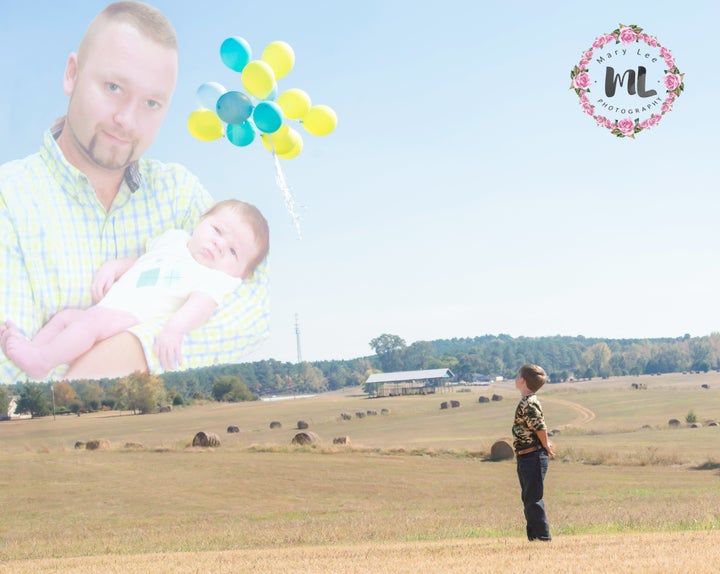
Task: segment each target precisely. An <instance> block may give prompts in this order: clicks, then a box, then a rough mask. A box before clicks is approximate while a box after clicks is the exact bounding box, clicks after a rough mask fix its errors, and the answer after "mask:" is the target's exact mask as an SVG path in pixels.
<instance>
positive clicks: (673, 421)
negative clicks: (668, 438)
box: [668, 419, 680, 427]
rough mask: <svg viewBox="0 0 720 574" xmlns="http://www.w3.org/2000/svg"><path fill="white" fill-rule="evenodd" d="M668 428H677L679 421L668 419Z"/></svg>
mask: <svg viewBox="0 0 720 574" xmlns="http://www.w3.org/2000/svg"><path fill="white" fill-rule="evenodd" d="M668 426H671V427H679V426H680V421H679V420H677V419H670V420H669V421H668Z"/></svg>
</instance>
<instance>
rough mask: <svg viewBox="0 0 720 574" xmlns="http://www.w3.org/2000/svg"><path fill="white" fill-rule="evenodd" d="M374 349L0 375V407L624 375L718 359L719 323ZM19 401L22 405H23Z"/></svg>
mask: <svg viewBox="0 0 720 574" xmlns="http://www.w3.org/2000/svg"><path fill="white" fill-rule="evenodd" d="M369 345H370V347H371V348H372V350H373V351H374V353H375V354H374V355H370V356H366V357H360V358H357V359H347V360H330V361H315V362H301V363H289V362H281V361H277V360H274V359H269V360H263V361H256V362H252V363H241V364H234V365H216V366H213V367H205V368H200V369H191V370H187V371H177V372H170V373H163V374H161V375H148V374H141V373H134V374H133V375H130V376H128V377H124V378H122V379H101V380H96V381H88V380H81V381H71V382H68V381H58V382H53V383H32V382H16V383H14V384H11V385H0V415H2V414H3V413H5V412H7V404H8V402H9V399H10V396H12V395H15V396H19V397H20V399H19V408H18V411H19V412H20V411H25V412H31V413H32V414H33V415H34V416H46V415H48V414H51V413H52V412H53V408H54V410H55V412H56V413H57V412H61V413H62V412H77V413H81V412H83V411H94V410H100V409H103V408H105V409H129V410H133V411H135V412H138V413H146V412H153V411H154V410H156V409H158V408H159V407H160V406H162V405H167V404H170V405H173V404H174V405H182V404H185V403H187V402H189V401H197V400H218V401H245V400H257V399H258V398H259V397H260V396H263V395H289V394H294V393H296V394H308V393H320V392H325V391H331V390H336V389H341V388H344V387H350V386H361V385H362V384H363V383H364V382H365V380H366V379H367V377H368V376H369V375H371V374H372V373H376V372H393V371H411V370H422V369H436V368H447V369H450V370H451V371H452V372H453V373H454V375H455V377H456V379H457V380H460V381H468V382H471V381H476V380H483V379H486V378H490V379H493V378H496V377H504V378H514V377H515V374H516V373H517V370H518V368H519V367H520V366H522V365H523V364H525V363H536V364H539V365H541V366H542V367H543V368H544V369H545V370H546V372H547V373H548V375H549V376H550V381H551V382H563V381H567V380H569V379H571V378H574V379H592V378H595V377H600V378H606V377H610V376H621V375H640V374H660V373H670V372H682V371H703V372H707V371H709V370H715V369H720V333H712V334H711V335H709V336H703V337H690V335H684V336H682V337H677V338H657V339H602V338H586V337H583V336H577V337H565V336H559V335H558V336H553V337H511V336H510V335H483V336H480V337H470V338H454V339H440V340H435V341H417V342H414V343H412V344H410V345H408V344H407V343H406V342H405V340H404V339H402V338H401V337H400V336H398V335H392V334H387V333H386V334H382V335H380V336H378V337H376V338H374V339H372V340H371V341H370V343H369ZM20 407H21V408H20Z"/></svg>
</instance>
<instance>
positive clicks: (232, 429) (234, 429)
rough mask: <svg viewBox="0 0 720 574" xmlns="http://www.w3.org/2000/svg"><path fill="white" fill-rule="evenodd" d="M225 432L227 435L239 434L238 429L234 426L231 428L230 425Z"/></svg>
mask: <svg viewBox="0 0 720 574" xmlns="http://www.w3.org/2000/svg"><path fill="white" fill-rule="evenodd" d="M227 431H228V432H229V433H236V432H240V427H236V426H232V425H231V426H229V427H228V428H227Z"/></svg>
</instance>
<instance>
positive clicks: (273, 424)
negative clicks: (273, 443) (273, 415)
mask: <svg viewBox="0 0 720 574" xmlns="http://www.w3.org/2000/svg"><path fill="white" fill-rule="evenodd" d="M270 428H271V429H281V428H282V423H281V422H280V421H272V422H271V423H270Z"/></svg>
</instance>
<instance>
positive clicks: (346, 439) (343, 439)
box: [333, 436, 350, 444]
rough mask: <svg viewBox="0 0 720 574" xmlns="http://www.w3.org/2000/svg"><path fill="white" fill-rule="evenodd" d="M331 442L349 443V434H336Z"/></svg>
mask: <svg viewBox="0 0 720 574" xmlns="http://www.w3.org/2000/svg"><path fill="white" fill-rule="evenodd" d="M333 444H350V437H349V436H336V437H335V438H334V439H333Z"/></svg>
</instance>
